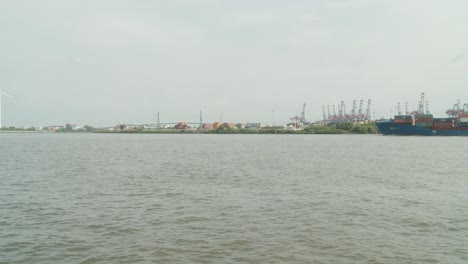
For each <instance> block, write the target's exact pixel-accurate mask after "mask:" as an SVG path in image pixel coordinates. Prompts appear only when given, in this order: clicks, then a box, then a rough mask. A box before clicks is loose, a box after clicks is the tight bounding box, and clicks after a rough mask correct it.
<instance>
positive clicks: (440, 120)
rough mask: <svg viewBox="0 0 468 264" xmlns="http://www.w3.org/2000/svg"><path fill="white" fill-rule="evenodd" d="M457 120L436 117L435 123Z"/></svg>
mask: <svg viewBox="0 0 468 264" xmlns="http://www.w3.org/2000/svg"><path fill="white" fill-rule="evenodd" d="M456 120H457V119H456V118H434V123H452V122H456Z"/></svg>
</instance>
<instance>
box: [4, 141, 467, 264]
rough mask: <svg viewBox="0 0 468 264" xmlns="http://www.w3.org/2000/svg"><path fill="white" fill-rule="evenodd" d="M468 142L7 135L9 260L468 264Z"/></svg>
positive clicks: (6, 232)
mask: <svg viewBox="0 0 468 264" xmlns="http://www.w3.org/2000/svg"><path fill="white" fill-rule="evenodd" d="M466 149H468V138H466V137H453V138H445V137H382V136H366V135H355V136H354V135H353V136H345V135H329V136H328V135H323V136H319V135H113V134H0V263H34V264H36V263H83V264H85V263H468V247H467V245H468V206H467V204H468V185H467V184H468V173H467V172H468V164H467V163H466V160H467V158H468V155H467V153H466Z"/></svg>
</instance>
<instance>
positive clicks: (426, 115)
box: [415, 114, 434, 118]
mask: <svg viewBox="0 0 468 264" xmlns="http://www.w3.org/2000/svg"><path fill="white" fill-rule="evenodd" d="M415 117H416V118H434V116H433V115H432V114H424V115H416V116H415Z"/></svg>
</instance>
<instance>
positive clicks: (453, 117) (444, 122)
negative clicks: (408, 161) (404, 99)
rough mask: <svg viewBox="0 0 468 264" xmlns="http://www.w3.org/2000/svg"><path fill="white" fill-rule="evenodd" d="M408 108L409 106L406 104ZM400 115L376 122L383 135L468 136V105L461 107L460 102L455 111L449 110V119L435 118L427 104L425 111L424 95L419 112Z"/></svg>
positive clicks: (454, 108)
mask: <svg viewBox="0 0 468 264" xmlns="http://www.w3.org/2000/svg"><path fill="white" fill-rule="evenodd" d="M406 107H407V104H406ZM398 112H399V114H398V115H395V116H394V118H392V119H388V120H381V121H376V122H375V124H376V126H377V128H378V129H379V132H380V134H382V135H403V136H468V104H464V105H463V107H461V104H460V101H458V103H457V104H455V105H454V107H453V109H450V110H447V112H446V113H447V115H448V117H446V118H434V117H433V115H432V114H430V113H429V111H428V109H427V103H426V111H424V93H423V94H422V95H421V101H420V102H419V109H418V111H413V112H411V113H408V110H406V114H405V115H402V114H401V111H400V109H398Z"/></svg>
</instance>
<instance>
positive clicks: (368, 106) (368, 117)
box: [366, 99, 371, 120]
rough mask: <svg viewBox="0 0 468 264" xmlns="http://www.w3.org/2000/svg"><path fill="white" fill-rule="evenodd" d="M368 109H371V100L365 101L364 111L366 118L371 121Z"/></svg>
mask: <svg viewBox="0 0 468 264" xmlns="http://www.w3.org/2000/svg"><path fill="white" fill-rule="evenodd" d="M370 107H371V99H369V100H368V101H367V110H366V118H367V119H369V120H370V119H371V115H370Z"/></svg>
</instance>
